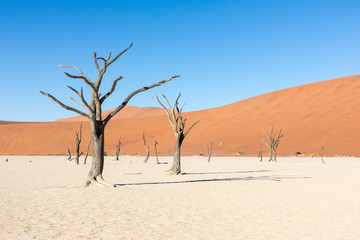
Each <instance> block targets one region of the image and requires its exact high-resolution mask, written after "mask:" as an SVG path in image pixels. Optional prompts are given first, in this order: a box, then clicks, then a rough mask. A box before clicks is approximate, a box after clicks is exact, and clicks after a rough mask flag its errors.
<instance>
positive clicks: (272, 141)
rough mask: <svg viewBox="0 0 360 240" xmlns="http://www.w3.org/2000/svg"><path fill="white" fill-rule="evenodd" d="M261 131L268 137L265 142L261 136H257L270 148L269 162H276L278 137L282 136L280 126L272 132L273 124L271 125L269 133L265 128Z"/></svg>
mask: <svg viewBox="0 0 360 240" xmlns="http://www.w3.org/2000/svg"><path fill="white" fill-rule="evenodd" d="M263 131H264V133H265V135H266V136H267V137H268V140H269V142H268V143H267V142H266V141H265V140H264V139H263V138H262V137H261V136H259V137H260V139H261V140H262V141H263V142H264V143H265V145H266V146H267V147H268V148H269V149H270V156H269V162H271V161H274V162H276V161H277V160H276V154H277V148H278V146H279V142H280V139H281V138H282V137H283V136H284V135H282V134H281V131H282V128H280V131H275V132H274V126H273V127H272V128H271V132H270V133H267V132H266V131H265V130H263Z"/></svg>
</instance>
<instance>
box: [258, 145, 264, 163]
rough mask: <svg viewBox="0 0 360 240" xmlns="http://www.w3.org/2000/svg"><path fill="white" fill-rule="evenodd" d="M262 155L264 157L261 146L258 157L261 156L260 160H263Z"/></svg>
mask: <svg viewBox="0 0 360 240" xmlns="http://www.w3.org/2000/svg"><path fill="white" fill-rule="evenodd" d="M262 157H263V154H262V147H261V146H260V150H259V154H258V158H260V162H262Z"/></svg>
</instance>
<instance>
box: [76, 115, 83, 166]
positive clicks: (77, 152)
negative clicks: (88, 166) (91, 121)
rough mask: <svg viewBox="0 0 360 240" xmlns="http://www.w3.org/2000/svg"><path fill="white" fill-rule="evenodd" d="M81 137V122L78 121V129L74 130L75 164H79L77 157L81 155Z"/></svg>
mask: <svg viewBox="0 0 360 240" xmlns="http://www.w3.org/2000/svg"><path fill="white" fill-rule="evenodd" d="M81 137H82V122H81V123H80V130H79V131H75V143H76V156H75V164H76V165H79V162H80V161H79V158H80V156H81V153H80V143H81Z"/></svg>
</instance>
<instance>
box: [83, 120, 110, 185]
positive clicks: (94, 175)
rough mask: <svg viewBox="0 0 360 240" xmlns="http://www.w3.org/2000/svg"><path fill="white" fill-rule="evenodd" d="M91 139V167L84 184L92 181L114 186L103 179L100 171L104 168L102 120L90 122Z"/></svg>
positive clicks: (96, 183) (95, 183) (97, 183)
mask: <svg viewBox="0 0 360 240" xmlns="http://www.w3.org/2000/svg"><path fill="white" fill-rule="evenodd" d="M90 125H91V140H92V149H93V153H92V163H91V169H90V172H89V175H88V178H87V180H86V186H87V185H89V184H90V183H93V184H94V185H96V186H100V187H104V186H109V187H110V186H114V185H113V184H110V183H107V182H105V181H104V179H103V176H102V173H103V170H104V142H105V141H104V140H105V139H104V127H103V126H102V122H100V121H99V122H98V123H92V122H91V123H90Z"/></svg>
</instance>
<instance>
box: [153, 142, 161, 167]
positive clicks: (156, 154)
mask: <svg viewBox="0 0 360 240" xmlns="http://www.w3.org/2000/svg"><path fill="white" fill-rule="evenodd" d="M157 144H158V142H157V141H156V140H155V144H154V148H155V157H156V164H160V162H159V158H158V151H157V147H156V145H157Z"/></svg>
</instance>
